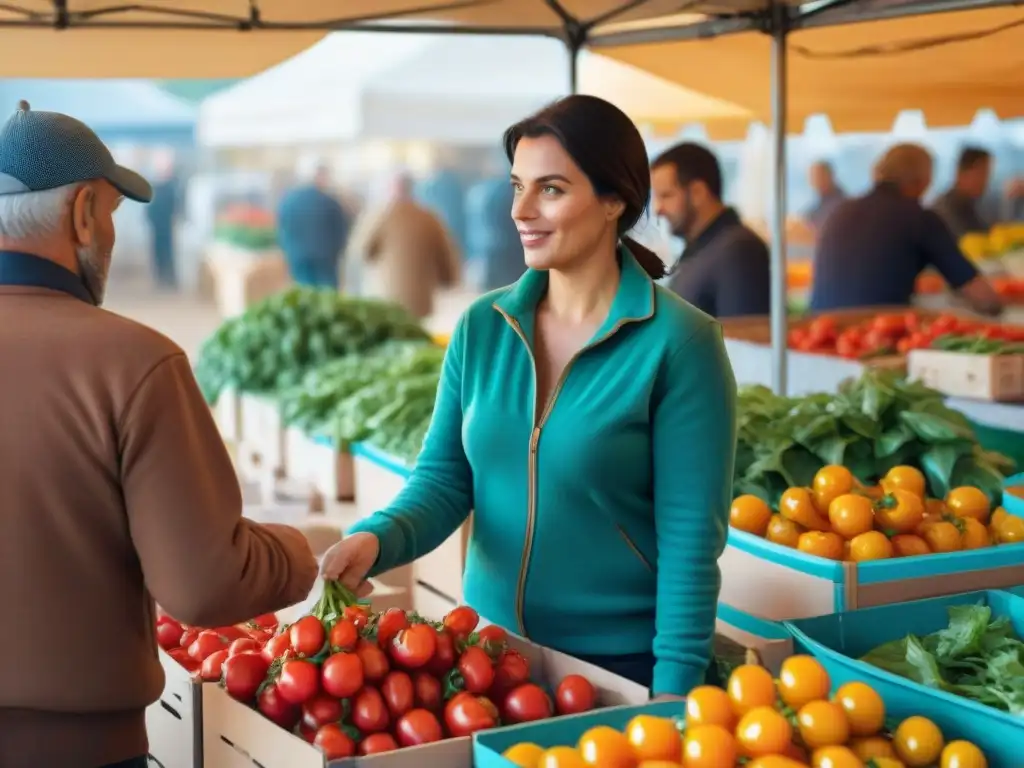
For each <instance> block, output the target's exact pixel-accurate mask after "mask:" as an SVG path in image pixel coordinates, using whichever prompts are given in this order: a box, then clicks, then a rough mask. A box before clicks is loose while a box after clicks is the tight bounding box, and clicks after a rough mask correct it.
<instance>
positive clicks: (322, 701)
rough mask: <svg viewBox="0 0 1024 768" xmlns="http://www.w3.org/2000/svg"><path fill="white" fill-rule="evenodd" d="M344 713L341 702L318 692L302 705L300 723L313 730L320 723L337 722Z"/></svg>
mask: <svg viewBox="0 0 1024 768" xmlns="http://www.w3.org/2000/svg"><path fill="white" fill-rule="evenodd" d="M344 714H345V710H344V707H342V705H341V702H340V701H339V700H338V699H336V698H334V697H333V696H330V695H328V694H326V693H318V694H317V695H316V696H314V697H313V698H311V699H309V700H308V701H306V702H305V703H304V704H303V705H302V723H303V725H305V726H306V727H307V728H312V729H313V730H314V731H315V730H316V729H317V728H319V727H320V726H321V725H327V723H336V722H338V721H339V720H341V718H342V717H343V716H344Z"/></svg>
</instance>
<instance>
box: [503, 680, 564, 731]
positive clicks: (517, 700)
mask: <svg viewBox="0 0 1024 768" xmlns="http://www.w3.org/2000/svg"><path fill="white" fill-rule="evenodd" d="M501 714H502V718H503V719H504V720H505V721H506V722H508V723H530V722H533V721H534V720H547V719H548V718H549V717H551V715H552V707H551V699H549V698H548V695H547V694H546V693H544V691H543V690H542V689H541V688H540V687H539V686H536V685H534V684H533V683H527V684H526V685H521V686H519V687H518V688H516V689H515V690H514V691H512V692H511V693H510V694H509V695H508V696H506V697H505V703H504V706H503V707H502V710H501Z"/></svg>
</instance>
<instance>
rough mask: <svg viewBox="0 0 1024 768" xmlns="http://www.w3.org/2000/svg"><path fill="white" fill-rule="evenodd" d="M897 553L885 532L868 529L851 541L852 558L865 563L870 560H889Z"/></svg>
mask: <svg viewBox="0 0 1024 768" xmlns="http://www.w3.org/2000/svg"><path fill="white" fill-rule="evenodd" d="M895 554H896V550H895V549H894V548H893V546H892V542H891V541H889V539H888V538H887V537H886V535H885V534H884V533H879V532H878V531H868V532H867V533H862V534H861V535H860V536H857V537H856V538H855V539H853V541H851V542H850V559H851V560H853V561H855V562H858V563H863V562H867V561H868V560H888V559H889V558H890V557H893V556H894V555H895Z"/></svg>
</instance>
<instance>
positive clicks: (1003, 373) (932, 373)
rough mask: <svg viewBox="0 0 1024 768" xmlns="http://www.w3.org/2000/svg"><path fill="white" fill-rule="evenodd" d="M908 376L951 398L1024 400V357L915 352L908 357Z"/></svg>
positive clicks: (930, 350)
mask: <svg viewBox="0 0 1024 768" xmlns="http://www.w3.org/2000/svg"><path fill="white" fill-rule="evenodd" d="M907 373H908V375H909V376H910V377H911V378H913V379H918V380H920V381H921V382H922V383H923V384H926V385H927V386H929V387H931V388H932V389H937V390H938V391H939V392H942V393H943V394H945V395H949V396H950V397H967V398H972V399H975V400H988V401H991V402H996V403H1015V402H1022V401H1024V355H975V354H966V353H962V352H945V351H943V350H938V349H915V350H913V351H911V353H910V355H909V356H908V366H907Z"/></svg>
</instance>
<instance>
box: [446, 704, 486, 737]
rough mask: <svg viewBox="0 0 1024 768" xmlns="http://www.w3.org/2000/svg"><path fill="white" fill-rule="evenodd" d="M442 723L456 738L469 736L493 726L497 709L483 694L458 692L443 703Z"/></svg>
mask: <svg viewBox="0 0 1024 768" xmlns="http://www.w3.org/2000/svg"><path fill="white" fill-rule="evenodd" d="M444 724H445V725H446V726H447V728H448V733H450V734H451V735H452V736H454V737H456V738H458V737H459V736H470V735H472V734H474V733H476V732H477V731H484V730H487V729H488V728H494V727H495V726H496V725H497V724H498V710H497V709H496V708H495V706H494V704H492V703H491V701H490V700H489V699H485V698H484V697H483V696H473V695H472V694H469V693H460V694H458V695H457V696H455V697H454V698H453V699H452V700H451V701H449V702H448V703H447V704H446V705H445V708H444Z"/></svg>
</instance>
